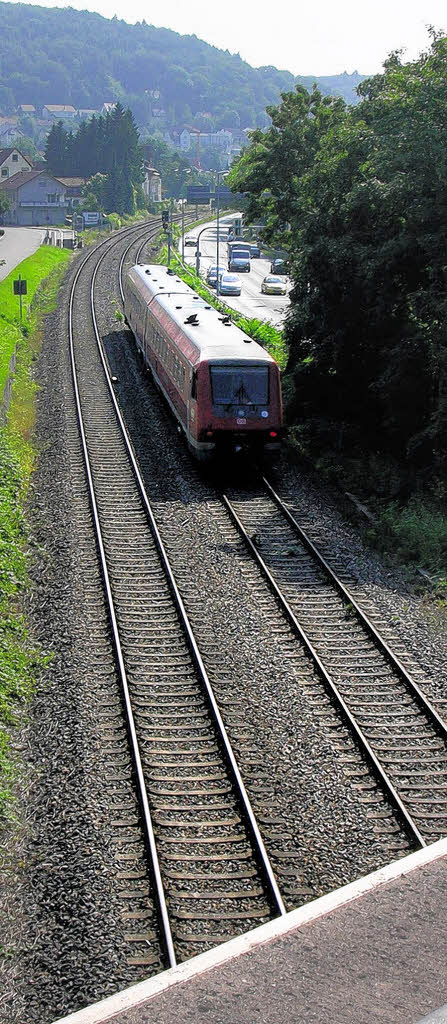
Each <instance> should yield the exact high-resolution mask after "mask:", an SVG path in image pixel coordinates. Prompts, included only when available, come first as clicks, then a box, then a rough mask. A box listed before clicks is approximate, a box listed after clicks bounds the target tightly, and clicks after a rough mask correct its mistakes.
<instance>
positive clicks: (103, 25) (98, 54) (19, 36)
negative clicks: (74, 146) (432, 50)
mask: <svg viewBox="0 0 447 1024" xmlns="http://www.w3.org/2000/svg"><path fill="white" fill-rule="evenodd" d="M0 28H1V31H0V113H1V112H2V113H3V114H5V115H8V114H11V113H15V111H16V109H17V107H18V105H19V104H21V103H24V104H30V103H31V104H33V105H34V106H35V107H36V108H41V107H42V106H43V105H44V104H45V103H59V104H72V105H73V106H74V107H75V108H76V109H78V108H86V109H95V110H97V109H100V108H101V106H102V104H103V103H104V102H106V101H107V102H115V101H118V100H119V101H120V102H121V104H122V105H123V106H124V107H130V109H131V110H132V113H133V115H134V117H135V119H136V122H137V124H138V126H139V127H140V128H141V127H146V128H147V129H148V130H150V131H154V129H157V127H158V126H161V125H168V126H173V125H178V124H182V123H188V124H191V125H193V126H195V127H197V128H199V129H200V130H201V131H214V130H219V129H220V128H229V129H232V128H242V129H244V128H247V127H248V128H251V127H256V126H257V127H265V126H266V125H268V124H269V118H268V117H267V115H266V113H265V108H266V106H267V105H268V104H276V103H278V102H279V100H280V94H281V92H282V91H284V90H286V89H291V88H293V87H294V85H295V83H296V82H297V81H300V82H301V83H302V84H304V85H306V86H308V88H310V89H311V88H312V85H313V82H314V79H313V78H312V77H309V78H301V79H296V78H294V76H293V75H292V74H290V72H288V71H278V70H277V69H276V68H274V67H261V68H252V67H250V65H249V64H247V63H246V62H245V61H243V60H242V59H241V57H240V56H239V54H230V53H229V52H228V50H225V51H223V50H219V49H217V48H216V47H214V46H210V45H208V43H205V42H202V40H200V39H198V38H197V37H196V36H194V35H192V36H182V35H179V34H178V33H177V32H172V31H170V30H168V29H163V28H155V27H154V26H152V25H147V24H146V23H145V22H144V21H143V22H141V23H137V24H136V25H128V24H126V22H124V21H118V19H117V18H116V17H115V18H113V19H112V20H108V19H106V18H103V17H101V16H100V15H99V14H92V13H90V12H88V11H75V10H73V9H72V8H70V7H68V8H67V7H65V8H63V9H58V8H53V9H49V8H44V7H38V6H31V5H26V4H13V3H0ZM235 38H236V39H237V35H236V36H235ZM18 54H20V60H18V59H17V56H18ZM361 80H362V76H361V75H359V74H358V73H357V72H354V73H353V74H352V75H348V74H344V75H337V76H334V77H331V76H328V77H326V78H321V79H317V82H318V84H319V86H320V89H321V91H322V92H323V93H330V92H332V93H335V94H337V95H342V96H343V97H344V98H345V99H346V100H347V101H348V102H350V103H352V102H356V92H355V89H356V86H357V85H358V83H359V82H360V81H361ZM26 134H29V133H28V132H27V133H26Z"/></svg>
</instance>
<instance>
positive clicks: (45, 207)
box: [0, 171, 67, 226]
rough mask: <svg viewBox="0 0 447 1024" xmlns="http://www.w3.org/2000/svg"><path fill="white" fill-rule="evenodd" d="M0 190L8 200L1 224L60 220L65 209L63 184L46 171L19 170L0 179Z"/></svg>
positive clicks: (53, 222)
mask: <svg viewBox="0 0 447 1024" xmlns="http://www.w3.org/2000/svg"><path fill="white" fill-rule="evenodd" d="M0 190H2V191H4V192H6V194H7V195H8V198H9V200H10V207H9V210H6V211H5V213H4V214H3V215H2V221H3V224H20V225H22V226H26V225H41V224H42V225H43V226H46V225H48V224H61V223H63V222H64V219H65V214H66V212H67V202H66V198H65V185H63V184H62V182H61V181H60V180H59V179H58V178H55V177H54V176H53V175H51V174H48V172H47V171H19V173H18V174H13V175H12V176H11V177H10V178H5V179H4V180H3V181H2V180H1V179H0Z"/></svg>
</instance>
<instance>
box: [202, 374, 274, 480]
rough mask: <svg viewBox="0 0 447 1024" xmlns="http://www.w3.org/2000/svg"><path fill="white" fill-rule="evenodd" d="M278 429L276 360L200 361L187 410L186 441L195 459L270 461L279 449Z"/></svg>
mask: <svg viewBox="0 0 447 1024" xmlns="http://www.w3.org/2000/svg"><path fill="white" fill-rule="evenodd" d="M281 433H282V404H281V385H280V374H279V367H278V366H277V364H276V363H275V362H273V361H272V362H269V363H266V362H256V360H253V362H250V363H247V362H246V361H244V362H242V361H241V362H237V360H232V361H228V360H226V361H224V360H222V361H219V360H213V361H212V362H210V363H208V362H205V361H204V362H202V363H200V364H199V366H198V367H197V369H196V370H195V371H194V372H193V376H192V382H191V396H190V400H189V409H188V442H189V446H190V449H191V451H192V452H193V453H194V455H195V457H196V458H198V459H200V460H201V461H211V460H213V459H219V458H220V457H222V458H224V457H227V456H238V457H240V458H243V457H244V456H248V457H250V458H251V459H259V460H264V461H268V462H273V461H275V460H276V459H277V458H278V456H279V454H280V451H281Z"/></svg>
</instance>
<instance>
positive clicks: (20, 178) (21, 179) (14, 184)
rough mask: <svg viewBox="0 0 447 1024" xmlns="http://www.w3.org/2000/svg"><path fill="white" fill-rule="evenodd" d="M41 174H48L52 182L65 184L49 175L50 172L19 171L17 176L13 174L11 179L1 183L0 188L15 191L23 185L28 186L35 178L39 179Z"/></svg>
mask: <svg viewBox="0 0 447 1024" xmlns="http://www.w3.org/2000/svg"><path fill="white" fill-rule="evenodd" d="M40 174H46V175H47V176H48V177H49V178H51V180H52V181H57V182H58V184H60V185H62V184H63V183H62V182H61V181H60V179H59V178H55V177H54V174H49V173H48V171H18V172H17V174H11V177H10V178H5V179H4V180H2V181H0V188H3V189H6V190H8V191H9V190H10V191H13V190H14V189H16V188H21V186H22V185H26V183H27V182H28V181H32V180H33V178H38V177H39V175H40Z"/></svg>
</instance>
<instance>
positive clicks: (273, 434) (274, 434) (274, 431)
mask: <svg viewBox="0 0 447 1024" xmlns="http://www.w3.org/2000/svg"><path fill="white" fill-rule="evenodd" d="M269 436H270V437H277V433H276V430H271V431H270V434H269Z"/></svg>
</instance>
